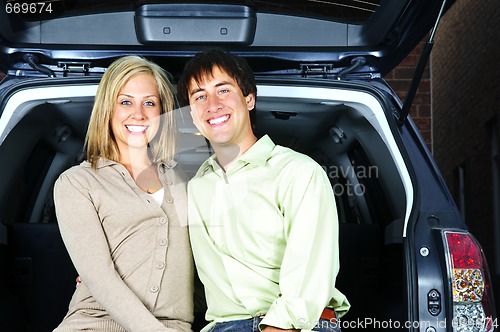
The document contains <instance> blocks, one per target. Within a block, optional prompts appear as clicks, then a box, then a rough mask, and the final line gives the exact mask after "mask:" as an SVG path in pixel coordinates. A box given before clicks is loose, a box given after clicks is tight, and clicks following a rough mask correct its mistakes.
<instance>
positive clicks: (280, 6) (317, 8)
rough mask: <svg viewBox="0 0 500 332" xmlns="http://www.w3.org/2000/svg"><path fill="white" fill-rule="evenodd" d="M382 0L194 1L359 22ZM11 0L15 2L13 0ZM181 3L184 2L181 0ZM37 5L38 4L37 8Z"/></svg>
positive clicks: (135, 0)
mask: <svg viewBox="0 0 500 332" xmlns="http://www.w3.org/2000/svg"><path fill="white" fill-rule="evenodd" d="M380 1H381V0H289V1H281V0H272V1H261V0H255V1H213V0H212V1H203V0H201V1H197V3H200V4H201V3H214V2H215V3H225V4H229V3H230V4H241V5H247V6H250V7H252V8H254V9H255V10H256V11H257V12H268V13H282V14H292V15H298V16H306V17H316V18H324V19H330V20H334V21H343V22H349V23H355V22H358V23H361V22H364V21H366V20H367V19H368V18H369V17H370V16H371V14H373V13H374V12H375V11H376V10H377V9H378V7H379V5H380ZM12 3H14V2H12ZM49 3H50V8H45V10H44V11H45V13H46V15H48V16H51V17H54V15H80V14H90V13H102V12H116V11H130V10H135V9H136V8H137V7H139V6H141V5H144V4H148V3H158V1H147V0H146V1H144V0H125V1H124V0H121V1H115V0H101V1H95V0H81V1H74V0H56V1H50V2H49ZM183 3H186V1H184V2H183ZM38 9H40V8H38ZM16 12H19V14H20V15H21V16H23V17H24V18H30V17H31V18H33V19H39V18H40V14H43V11H42V12H40V13H37V15H36V16H35V15H33V14H31V12H30V9H29V7H28V6H26V10H23V8H22V7H19V8H18V10H16Z"/></svg>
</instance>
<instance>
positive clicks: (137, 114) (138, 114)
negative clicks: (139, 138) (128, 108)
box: [132, 105, 145, 120]
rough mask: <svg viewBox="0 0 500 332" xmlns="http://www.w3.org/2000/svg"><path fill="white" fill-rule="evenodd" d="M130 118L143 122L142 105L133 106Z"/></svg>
mask: <svg viewBox="0 0 500 332" xmlns="http://www.w3.org/2000/svg"><path fill="white" fill-rule="evenodd" d="M132 117H133V118H134V119H137V120H143V119H144V118H145V116H144V107H143V106H142V105H135V106H134V108H133V111H132Z"/></svg>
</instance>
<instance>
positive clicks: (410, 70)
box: [384, 38, 433, 151]
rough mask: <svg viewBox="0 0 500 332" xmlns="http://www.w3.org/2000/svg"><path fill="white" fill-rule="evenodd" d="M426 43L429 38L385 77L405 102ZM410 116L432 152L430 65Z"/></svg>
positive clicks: (421, 82)
mask: <svg viewBox="0 0 500 332" xmlns="http://www.w3.org/2000/svg"><path fill="white" fill-rule="evenodd" d="M425 41H427V38H424V40H423V41H422V42H420V44H418V45H417V46H416V47H415V49H413V51H412V52H411V53H410V54H409V55H408V56H407V57H406V58H405V59H404V60H403V61H402V62H401V63H400V64H399V65H398V66H397V67H396V68H394V69H393V70H392V71H391V72H390V73H388V74H387V75H386V76H385V77H384V78H385V79H386V81H387V82H388V83H389V85H390V86H391V87H392V88H393V89H394V91H395V92H396V94H397V95H398V96H399V98H400V99H401V100H402V101H403V102H404V101H405V99H406V95H407V94H408V89H409V88H410V83H411V80H412V78H413V74H414V72H415V67H416V66H417V63H418V61H419V59H420V54H421V52H422V47H423V45H424V43H425ZM410 116H411V117H412V119H413V121H414V122H415V124H416V125H417V127H418V129H419V131H420V133H421V134H422V137H423V138H424V141H425V143H426V144H427V146H428V148H429V149H430V150H431V151H432V143H433V142H432V118H431V83H430V69H429V64H427V66H426V69H425V72H424V74H423V76H422V80H421V81H420V85H419V87H418V90H417V94H416V95H415V99H414V100H413V104H412V107H411V109H410Z"/></svg>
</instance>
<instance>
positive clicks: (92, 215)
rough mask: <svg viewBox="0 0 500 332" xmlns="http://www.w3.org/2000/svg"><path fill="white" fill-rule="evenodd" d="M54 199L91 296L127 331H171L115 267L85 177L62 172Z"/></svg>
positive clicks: (63, 231) (67, 242)
mask: <svg viewBox="0 0 500 332" xmlns="http://www.w3.org/2000/svg"><path fill="white" fill-rule="evenodd" d="M54 201H55V205H56V213H57V219H58V223H59V228H60V232H61V235H62V238H63V240H64V243H65V245H66V248H67V250H68V253H69V255H70V257H71V260H72V261H73V264H74V265H75V268H76V270H77V271H78V273H79V275H80V276H81V278H82V279H83V280H84V282H85V285H86V287H88V289H89V291H90V293H91V294H92V296H93V297H94V299H95V300H96V301H97V302H98V303H99V304H100V305H101V306H102V307H103V308H104V309H105V310H106V312H107V313H109V315H110V316H111V317H112V318H113V319H114V320H115V321H116V322H117V323H118V324H120V325H121V326H122V327H123V328H125V329H126V330H128V331H134V332H135V331H174V330H172V329H169V328H166V327H165V326H164V325H163V324H162V323H161V322H160V321H159V320H158V319H156V317H154V315H152V314H151V312H150V311H149V310H148V309H147V308H146V307H145V306H144V304H143V303H142V302H141V301H140V300H139V298H138V297H137V296H136V295H135V294H134V293H133V292H132V290H131V289H130V288H129V287H128V286H127V285H126V284H125V283H124V282H123V280H122V279H121V277H120V275H119V274H118V273H117V271H116V270H115V268H114V263H113V260H112V259H111V253H110V249H109V246H108V242H107V239H106V234H105V233H104V230H103V228H102V224H101V221H100V220H99V217H98V214H97V211H96V208H95V206H94V202H93V200H92V193H91V192H90V190H89V188H88V186H87V185H85V183H84V181H79V180H78V179H77V178H76V177H75V176H72V175H71V174H63V175H61V177H60V178H59V179H58V180H57V181H56V184H55V187H54ZM144 277H145V278H147V276H144Z"/></svg>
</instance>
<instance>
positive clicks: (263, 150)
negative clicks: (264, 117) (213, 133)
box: [200, 135, 276, 174]
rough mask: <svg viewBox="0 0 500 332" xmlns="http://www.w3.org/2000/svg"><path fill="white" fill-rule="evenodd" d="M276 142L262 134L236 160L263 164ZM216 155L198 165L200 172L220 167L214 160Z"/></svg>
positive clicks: (258, 164)
mask: <svg viewBox="0 0 500 332" xmlns="http://www.w3.org/2000/svg"><path fill="white" fill-rule="evenodd" d="M275 146H276V144H274V142H273V141H272V140H271V138H270V137H269V136H268V135H264V136H262V137H261V138H260V139H259V140H257V142H255V143H254V144H253V145H252V146H251V147H250V148H249V149H248V150H247V151H245V153H243V154H242V155H241V156H240V157H239V158H238V160H236V161H235V163H236V162H238V161H240V160H241V161H243V162H245V163H248V164H253V165H257V166H263V165H265V164H266V162H267V160H268V159H269V157H270V156H271V153H272V151H273V149H274V147H275ZM216 157H217V156H216V155H215V154H214V155H212V156H210V157H209V158H208V159H207V160H206V161H205V162H204V163H203V164H201V166H200V171H201V174H204V173H205V172H206V171H208V170H209V169H212V171H215V170H217V169H220V168H221V167H220V166H219V164H218V163H217V161H216Z"/></svg>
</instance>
